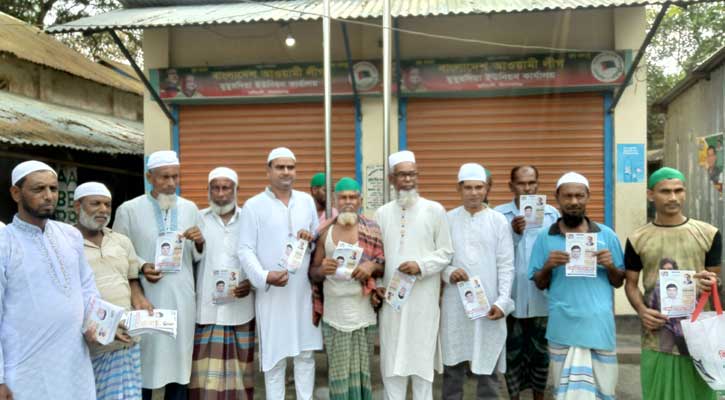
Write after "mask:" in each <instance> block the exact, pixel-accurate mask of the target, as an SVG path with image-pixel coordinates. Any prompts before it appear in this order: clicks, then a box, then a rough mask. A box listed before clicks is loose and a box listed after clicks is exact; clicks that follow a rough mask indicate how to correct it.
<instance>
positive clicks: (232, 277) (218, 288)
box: [211, 268, 240, 304]
mask: <svg viewBox="0 0 725 400" xmlns="http://www.w3.org/2000/svg"><path fill="white" fill-rule="evenodd" d="M212 274H213V280H214V292H213V293H212V295H211V299H212V303H214V304H225V303H231V302H233V301H234V300H236V297H235V296H234V289H235V288H236V287H237V286H238V285H239V282H240V277H239V274H240V271H239V270H238V269H235V268H223V269H215V270H214V271H212Z"/></svg>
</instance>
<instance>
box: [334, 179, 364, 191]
mask: <svg viewBox="0 0 725 400" xmlns="http://www.w3.org/2000/svg"><path fill="white" fill-rule="evenodd" d="M348 190H352V191H355V192H359V191H360V184H359V183H357V181H356V180H355V179H352V178H348V177H344V178H342V179H340V180H339V181H337V185H335V193H337V192H345V191H348Z"/></svg>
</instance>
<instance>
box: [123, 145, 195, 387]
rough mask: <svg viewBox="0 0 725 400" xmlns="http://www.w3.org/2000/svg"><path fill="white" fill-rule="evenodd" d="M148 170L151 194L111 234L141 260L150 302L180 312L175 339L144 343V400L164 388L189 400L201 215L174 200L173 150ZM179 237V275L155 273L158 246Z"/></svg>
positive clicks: (130, 207) (126, 211)
mask: <svg viewBox="0 0 725 400" xmlns="http://www.w3.org/2000/svg"><path fill="white" fill-rule="evenodd" d="M146 166H147V169H148V172H147V173H146V180H147V181H148V182H149V183H150V184H151V187H152V189H151V192H150V193H147V194H144V195H141V196H138V197H136V198H135V199H131V200H129V201H126V202H125V203H123V204H121V206H120V207H119V208H118V210H117V211H116V219H115V221H114V223H113V230H114V231H116V232H119V233H122V234H124V235H126V236H128V237H129V238H130V239H131V242H132V243H133V246H134V248H135V249H136V252H137V253H138V255H139V257H140V258H141V259H142V260H143V265H142V267H141V272H142V274H141V286H142V287H143V289H144V292H145V294H146V297H147V298H148V299H149V301H150V302H151V303H152V304H153V305H154V307H156V308H162V309H171V310H177V311H178V314H177V315H178V321H177V324H178V333H177V336H176V340H173V339H171V338H167V337H165V336H163V335H150V336H147V337H145V338H144V340H142V341H141V372H142V375H143V398H144V399H150V398H151V396H152V392H151V391H152V390H153V389H163V390H164V391H165V393H166V394H165V398H166V399H185V398H186V395H187V391H188V390H187V385H188V383H189V380H190V377H191V361H192V352H193V347H194V327H195V314H196V300H195V298H196V296H195V294H194V266H193V264H195V263H198V262H199V261H200V260H201V257H202V252H203V250H204V236H203V234H202V231H201V229H200V227H201V226H202V220H201V214H200V213H199V209H198V208H197V207H196V205H195V204H194V203H192V202H191V201H189V200H186V199H184V198H182V197H179V196H177V195H176V190H177V188H178V186H179V159H178V157H177V155H176V153H175V152H174V151H170V150H162V151H157V152H155V153H153V154H151V155H150V156H149V158H148V162H147V165H146ZM177 238H183V239H184V244H183V255H182V258H181V271H179V272H160V271H157V270H156V268H155V260H156V259H157V257H156V252H157V250H159V251H160V245H159V243H160V242H162V241H175V240H176V239H177Z"/></svg>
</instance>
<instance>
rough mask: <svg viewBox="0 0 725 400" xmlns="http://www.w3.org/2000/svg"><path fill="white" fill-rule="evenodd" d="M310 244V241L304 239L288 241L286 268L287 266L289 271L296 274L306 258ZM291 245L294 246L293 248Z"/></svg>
mask: <svg viewBox="0 0 725 400" xmlns="http://www.w3.org/2000/svg"><path fill="white" fill-rule="evenodd" d="M309 244H310V242H308V241H307V240H304V239H297V240H296V241H292V242H289V243H287V245H286V247H285V255H287V259H286V262H285V268H287V271H289V273H291V274H294V273H295V272H297V270H298V269H300V267H301V266H302V260H304V259H305V253H306V252H307V247H308V246H309ZM290 246H292V248H291V249H290Z"/></svg>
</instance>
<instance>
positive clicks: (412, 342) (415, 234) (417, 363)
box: [375, 198, 453, 382]
mask: <svg viewBox="0 0 725 400" xmlns="http://www.w3.org/2000/svg"><path fill="white" fill-rule="evenodd" d="M403 219H404V220H405V228H404V231H403V229H402V224H401V222H402V221H403ZM375 220H376V221H377V223H378V225H380V229H381V230H382V234H383V247H384V248H385V275H384V277H383V281H384V284H385V286H388V283H389V282H390V279H391V278H392V276H393V274H394V273H395V270H397V269H398V267H399V266H400V264H402V263H403V262H406V261H415V262H417V263H418V266H419V267H420V270H421V275H420V276H419V277H418V280H416V281H415V285H414V286H413V289H412V291H411V293H410V295H409V298H408V300H407V302H406V303H405V304H404V305H403V308H402V309H401V310H400V312H397V311H395V310H394V309H393V308H392V307H390V305H389V304H388V303H386V302H385V303H383V308H382V310H381V312H380V321H379V323H380V358H381V369H382V371H381V372H382V374H383V376H384V377H392V376H409V375H417V376H419V377H421V378H423V379H425V380H427V381H429V382H432V381H433V372H434V370H440V369H441V365H440V346H439V345H438V326H439V323H440V321H439V319H440V309H439V307H438V298H439V296H440V286H441V285H440V272H441V271H442V270H443V269H444V268H445V267H446V266H448V265H449V263H450V261H451V256H452V255H453V248H452V246H451V238H450V232H449V230H448V221H447V219H446V211H445V209H444V208H443V206H441V205H440V204H438V203H436V202H433V201H430V200H426V199H424V198H420V199H418V201H417V202H416V203H415V205H413V207H411V208H410V209H407V210H405V211H403V210H402V209H401V208H400V206H398V204H397V203H396V202H395V201H393V202H390V203H388V204H385V205H384V206H382V207H380V208H379V209H378V211H377V212H376V213H375ZM401 233H403V234H404V235H403V237H402V240H401ZM401 245H402V247H401Z"/></svg>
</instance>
